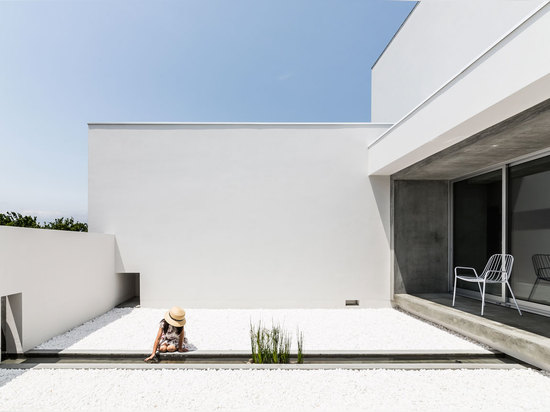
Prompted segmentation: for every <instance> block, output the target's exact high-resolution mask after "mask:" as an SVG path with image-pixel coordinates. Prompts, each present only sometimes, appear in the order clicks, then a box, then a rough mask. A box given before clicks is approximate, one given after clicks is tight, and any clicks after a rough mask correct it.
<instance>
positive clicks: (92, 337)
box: [37, 308, 482, 351]
mask: <svg viewBox="0 0 550 412" xmlns="http://www.w3.org/2000/svg"><path fill="white" fill-rule="evenodd" d="M186 312H187V325H186V326H185V330H186V336H187V337H188V339H189V341H190V342H191V343H193V344H195V345H196V346H197V348H198V349H203V350H249V349H250V337H249V330H250V322H251V320H252V321H253V322H256V321H257V320H259V319H261V320H262V322H263V323H267V324H271V322H272V321H274V322H275V323H280V324H281V325H283V326H284V327H285V328H286V329H287V330H288V331H289V332H291V333H292V334H293V347H294V348H295V343H296V339H295V335H296V328H297V327H299V328H300V330H301V331H302V332H303V334H304V351H307V350H481V349H482V347H481V346H479V345H477V344H475V343H472V342H470V341H467V340H465V339H462V338H461V337H458V336H456V335H453V334H450V333H447V332H445V331H444V330H441V329H439V328H436V327H434V326H432V325H430V324H428V323H425V322H422V321H420V320H418V319H415V318H413V317H411V316H408V315H406V314H404V313H402V312H399V311H397V310H394V309H277V310H244V309H243V310H241V309H224V310H219V309H189V310H187V311H186ZM164 313H165V310H161V309H146V308H134V309H132V308H119V309H113V310H111V311H109V312H107V313H105V314H104V315H102V316H99V317H97V318H95V319H93V320H91V321H89V322H86V323H85V324H83V325H81V326H78V327H76V328H74V329H72V330H70V331H68V332H66V333H64V334H62V335H59V336H56V337H54V338H52V339H50V340H49V341H47V342H45V343H43V344H41V345H39V346H37V348H38V349H79V350H112V351H117V350H144V351H149V350H151V348H152V345H153V340H154V338H155V336H156V332H157V330H158V322H159V321H160V320H161V319H162V318H163V316H164Z"/></svg>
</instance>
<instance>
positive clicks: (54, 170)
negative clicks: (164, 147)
mask: <svg viewBox="0 0 550 412" xmlns="http://www.w3.org/2000/svg"><path fill="white" fill-rule="evenodd" d="M413 7H414V2H405V1H379V0H357V1H352V0H349V1H346V0H340V1H332V0H330V1H329V0H277V1H275V0H273V1H261V0H246V1H245V0H231V1H229V0H220V1H209V0H203V1H198V0H197V1H185V0H180V1H116V0H111V1H99V0H97V1H78V0H73V1H55V2H54V1H32V2H31V1H14V2H9V1H8V2H2V1H0V59H1V63H2V64H0V173H1V174H0V212H5V211H8V210H9V211H11V210H13V211H18V212H22V213H26V214H32V215H35V216H38V218H39V220H49V219H51V218H53V217H59V216H74V217H75V218H77V219H79V220H84V221H85V220H86V219H87V202H88V199H87V191H88V180H87V179H88V176H87V167H88V166H87V162H88V159H87V156H88V152H87V151H88V148H87V138H88V130H87V123H88V122H96V121H106V122H117V121H185V122H193V121H200V122H203V121H214V122H218V121H231V122H239V121H244V122H249V121H250V122H334V121H337V122H347V121H351V122H356V121H369V120H370V68H371V66H372V64H373V63H374V62H375V60H376V59H377V57H378V56H379V54H380V53H381V52H382V50H383V49H384V47H385V46H386V44H387V43H388V41H389V40H390V39H391V37H392V36H393V34H394V33H395V31H396V30H397V29H398V28H399V26H400V25H401V23H402V22H403V20H404V19H405V18H406V17H407V15H408V13H409V12H410V10H411V9H412V8H413Z"/></svg>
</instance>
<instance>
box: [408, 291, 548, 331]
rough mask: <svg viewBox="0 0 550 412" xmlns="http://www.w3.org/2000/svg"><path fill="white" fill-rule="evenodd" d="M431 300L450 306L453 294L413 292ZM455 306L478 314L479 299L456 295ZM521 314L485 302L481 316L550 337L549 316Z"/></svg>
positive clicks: (512, 309) (511, 309)
mask: <svg viewBox="0 0 550 412" xmlns="http://www.w3.org/2000/svg"><path fill="white" fill-rule="evenodd" d="M414 295H415V296H418V297H420V298H423V299H427V300H429V301H431V302H436V303H439V304H440V305H444V306H447V307H452V302H453V295H451V294H450V293H432V294H414ZM455 308H456V309H459V310H461V311H463V312H467V313H471V314H472V315H479V314H480V311H481V301H480V300H477V299H471V298H467V297H463V296H457V297H456V301H455ZM522 313H523V316H519V313H518V311H517V309H516V308H515V307H513V308H510V307H505V306H500V305H495V304H491V303H486V304H485V311H484V314H483V317H484V318H485V319H490V320H494V321H495V322H500V323H503V324H505V325H508V326H512V327H514V328H518V329H522V330H525V331H528V332H531V333H535V334H537V335H540V336H545V337H547V338H550V317H548V316H542V315H537V314H535V313H529V312H525V311H522Z"/></svg>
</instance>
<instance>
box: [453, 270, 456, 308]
mask: <svg viewBox="0 0 550 412" xmlns="http://www.w3.org/2000/svg"><path fill="white" fill-rule="evenodd" d="M455 297H456V275H455V287H454V289H453V306H454V305H455Z"/></svg>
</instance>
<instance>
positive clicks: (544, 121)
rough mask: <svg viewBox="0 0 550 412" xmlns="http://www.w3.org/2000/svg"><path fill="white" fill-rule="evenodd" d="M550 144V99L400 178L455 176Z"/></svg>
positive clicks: (397, 175)
mask: <svg viewBox="0 0 550 412" xmlns="http://www.w3.org/2000/svg"><path fill="white" fill-rule="evenodd" d="M546 148H550V99H548V100H545V101H544V102H542V103H539V104H538V105H536V106H533V107H531V108H529V109H527V110H525V111H523V112H521V113H519V114H517V115H515V116H513V117H510V118H508V119H506V120H504V121H502V122H500V123H498V124H496V125H494V126H491V127H489V128H487V129H485V130H483V131H481V132H479V133H477V134H475V135H473V136H471V137H469V138H467V139H465V140H463V141H462V142H460V143H457V144H455V145H453V146H451V147H449V148H447V149H445V150H442V151H441V152H439V153H436V154H434V155H432V156H430V157H427V158H426V159H424V160H422V161H420V162H418V163H415V164H414V165H412V166H409V167H407V168H406V169H403V170H401V171H399V172H397V173H395V174H394V175H393V176H392V177H393V178H394V179H397V180H452V179H456V178H459V177H462V176H464V175H467V174H470V173H473V172H476V171H478V170H482V169H486V168H488V167H490V166H492V165H498V164H503V163H505V162H508V161H510V160H512V159H516V158H518V157H521V156H525V155H528V154H530V153H533V152H537V151H539V150H543V149H546Z"/></svg>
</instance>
